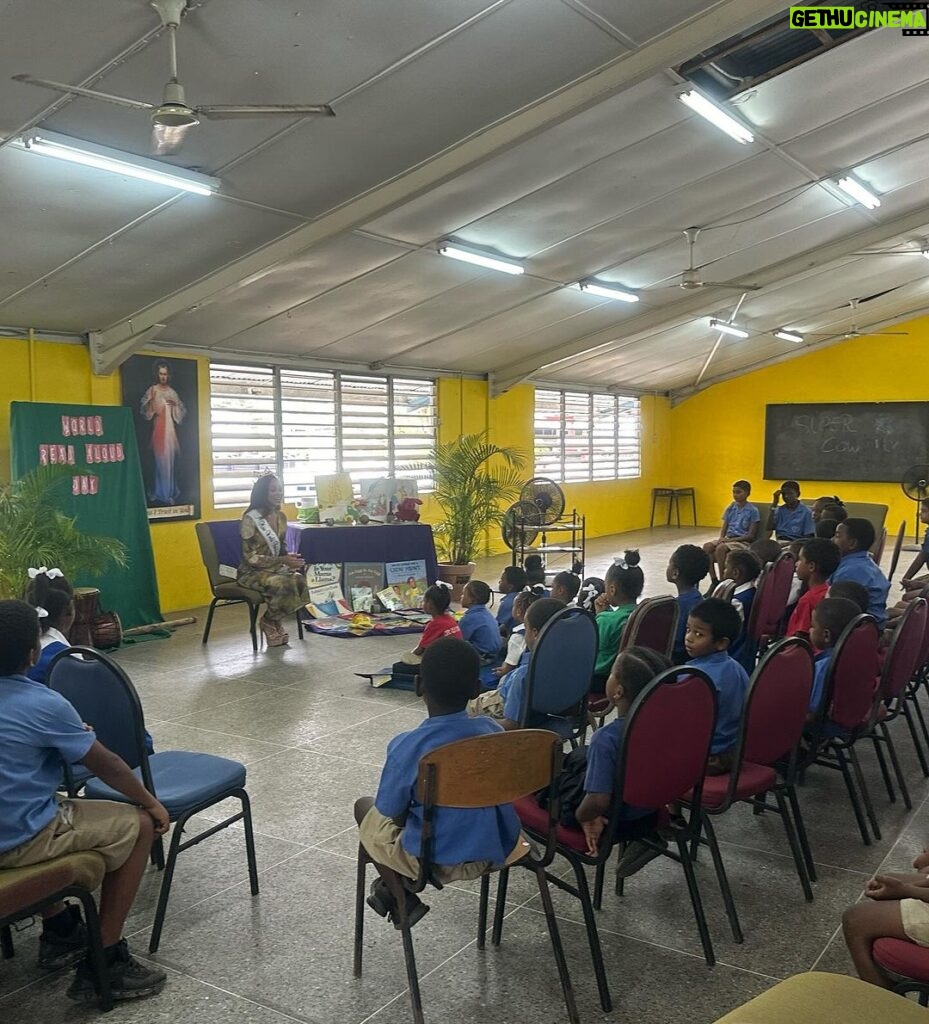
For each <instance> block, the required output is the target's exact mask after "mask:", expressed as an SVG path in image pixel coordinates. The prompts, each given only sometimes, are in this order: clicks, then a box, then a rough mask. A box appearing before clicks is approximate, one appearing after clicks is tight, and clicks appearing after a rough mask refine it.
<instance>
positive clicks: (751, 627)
mask: <svg viewBox="0 0 929 1024" xmlns="http://www.w3.org/2000/svg"><path fill="white" fill-rule="evenodd" d="M793 578H794V556H793V555H792V554H791V552H790V550H789V549H787V550H784V551H782V552H781V553H780V555H778V557H777V558H776V559H775V560H774V561H773V562H772V563H771V564H770V565H769V566H768V567H767V568H766V569H764V570H763V571H762V573H761V576H760V577H759V578H758V586H757V589H756V591H755V599H754V601H752V608H751V611H750V612H749V613H748V622H747V623H746V624H745V643H746V645H747V647H748V648H749V650H748V651H746V658H748V657H749V655H750V656H751V660H752V663H754V661H755V660H756V659H757V658H758V657H759V655H761V654H764V652H765V650H766V649H767V647H768V645H769V644H771V643H773V642H774V641H775V640H777V639H778V637H779V636H780V635H781V633H782V632H783V626H784V612H785V611H786V610H787V599H788V597H790V586H791V583H792V582H793ZM740 660H741V659H740Z"/></svg>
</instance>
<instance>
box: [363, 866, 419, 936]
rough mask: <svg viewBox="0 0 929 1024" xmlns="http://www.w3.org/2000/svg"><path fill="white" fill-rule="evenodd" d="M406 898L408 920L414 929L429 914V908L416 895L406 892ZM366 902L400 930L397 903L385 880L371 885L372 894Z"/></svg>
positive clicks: (376, 912) (376, 880)
mask: <svg viewBox="0 0 929 1024" xmlns="http://www.w3.org/2000/svg"><path fill="white" fill-rule="evenodd" d="M404 897H405V899H406V918H407V921H408V922H409V925H410V927H411V928H412V927H413V925H414V924H418V923H419V922H420V921H422V919H423V918H424V917H425V916H426V914H428V913H429V907H428V905H427V904H425V903H423V901H422V900H421V899H420V898H419V897H418V896H417V895H416V894H415V893H412V892H406V891H405V890H404ZM365 902H366V903H367V904H368V906H369V907H370V908H371V909H372V910H373V911H374V913H375V914H379V915H380V916H381V917H389V919H390V922H391V923H392V924H393V926H394V928H396V929H397V930H398V931H399V930H400V917H399V915H398V914H397V903H396V900H395V899H394V896H393V893H392V892H391V891H390V887H389V886H388V885H387V883H386V882H385V881H384V879H383V878H375V879H374V881H373V882H372V883H371V890H370V894H369V896H368V898H367V900H366V901H365Z"/></svg>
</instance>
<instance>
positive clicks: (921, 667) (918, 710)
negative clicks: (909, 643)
mask: <svg viewBox="0 0 929 1024" xmlns="http://www.w3.org/2000/svg"><path fill="white" fill-rule="evenodd" d="M919 596H920V597H921V598H923V600H925V601H929V586H926V587H923V589H922V590H921V591H920V592H919ZM923 687H926V688H927V689H929V618H927V620H926V632H925V634H924V636H923V643H922V647H921V648H920V651H919V656H918V657H917V659H916V670H915V671H914V672H913V677H912V679H910V682H909V683H908V685H907V688H906V697H905V699H906V701H907V703H908V704H912V706H913V708H912V710H913V714H914V715H915V717H916V720H917V721H918V722H919V726H920V730H921V732H922V736H923V739H924V740H925V741H926V747H927V748H929V728H927V727H926V719H925V717H924V716H923V709H922V707H920V703H919V691H920V689H922V688H923Z"/></svg>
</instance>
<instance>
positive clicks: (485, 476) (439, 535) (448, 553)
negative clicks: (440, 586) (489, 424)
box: [430, 432, 526, 601]
mask: <svg viewBox="0 0 929 1024" xmlns="http://www.w3.org/2000/svg"><path fill="white" fill-rule="evenodd" d="M525 462H526V456H525V453H524V452H522V451H520V450H518V449H516V448H504V447H501V446H499V445H496V444H493V443H492V442H490V441H489V440H488V438H487V434H486V432H484V433H479V434H466V435H465V436H463V437H458V438H455V440H454V441H449V442H447V443H446V444H437V445H436V446H435V448H434V449H433V452H432V466H431V467H430V468H431V469H432V470H433V472H434V474H435V489H434V491H433V493H432V497H433V498H434V499H435V501H436V503H437V504H438V506H439V508H440V509H441V511H442V521H441V522H440V523H439V524H438V525H437V526H436V528H435V535H436V544H437V547H438V553H439V578H440V579H442V580H445V582H447V583H451V584H452V587H453V591H452V600H454V601H458V600H460V599H461V591H462V590H463V589H464V585H465V584H466V583H467V582H468V580H469V579H470V578H471V575H472V574H473V572H474V568H475V566H474V559H475V558H476V557H477V555H478V554H479V551H480V548H481V546H482V545H484V544H486V535H487V531H488V530H489V529H490V528H491V527H493V526H499V525H500V523H501V521H502V520H503V516H504V513H505V510H506V508H507V507H508V506H509V505H510V504H511V503H512V502H513V501H514V500H515V498H516V497H517V495H518V494H519V489H520V486H521V484H522V482H523V474H522V470H523V467H524V466H525Z"/></svg>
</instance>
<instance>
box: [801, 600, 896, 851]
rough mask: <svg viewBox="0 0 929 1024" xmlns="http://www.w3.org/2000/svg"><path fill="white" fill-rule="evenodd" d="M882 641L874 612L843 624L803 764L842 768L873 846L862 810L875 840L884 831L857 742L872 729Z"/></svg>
mask: <svg viewBox="0 0 929 1024" xmlns="http://www.w3.org/2000/svg"><path fill="white" fill-rule="evenodd" d="M878 642H879V633H878V628H877V623H876V622H875V621H874V619H873V618H871V616H870V615H858V616H856V617H855V618H854V619H852V621H851V622H850V623H849V624H848V625H847V626H846V627H845V629H844V631H843V632H842V635H841V636H840V637H839V640H838V642H837V643H836V645H835V647H834V648H833V652H832V658H831V659H830V662H829V669H828V670H827V672H826V679H825V685H824V694H823V702H822V704H821V705H820V707H819V710H818V712H817V715H816V719H815V721H814V722H813V724H812V726H811V727H809V728H808V730H807V743H808V748H807V752H806V754H805V755H804V757H803V759H802V762H801V764H800V766H799V767H800V770H801V771H805V770H806V769H807V768H808V767H810V766H811V765H814V764H818V765H822V766H823V767H824V768H831V769H833V770H835V771H839V772H841V773H842V779H843V780H844V782H845V788H846V789H847V790H848V798H849V800H850V801H851V805H852V810H853V811H854V814H855V820H856V822H857V823H858V830H859V832H860V833H861V839H862V842H863V843H864V844H865V846H870V845H871V836H870V834H869V832H868V826H867V824H866V823H865V817H864V813H862V811H863V810H864V812H865V813H866V814H867V816H868V819H869V820H870V822H871V828H872V830H873V832H874V838H875V839H880V838H881V831H880V827H879V826H878V824H877V818H876V817H875V815H874V807H873V805H872V803H871V794H870V793H869V791H868V786H867V783H866V782H865V779H864V775H863V774H862V771H861V765H860V764H859V761H858V754H857V752H856V750H855V743H856V742H857V741H858V740H859V739H861V737H862V736H865V735H867V734H868V733H869V732H870V730H871V715H872V711H873V708H874V702H875V700H876V698H877V687H878V682H879V675H880V656H879V654H878ZM856 784H857V786H856Z"/></svg>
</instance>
